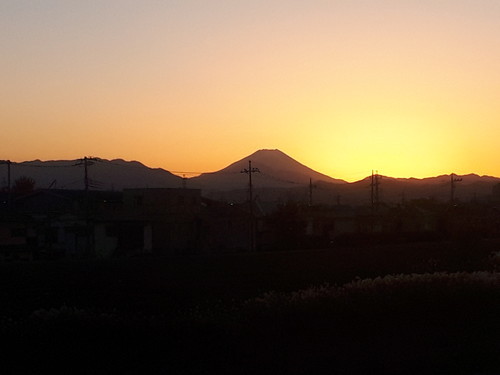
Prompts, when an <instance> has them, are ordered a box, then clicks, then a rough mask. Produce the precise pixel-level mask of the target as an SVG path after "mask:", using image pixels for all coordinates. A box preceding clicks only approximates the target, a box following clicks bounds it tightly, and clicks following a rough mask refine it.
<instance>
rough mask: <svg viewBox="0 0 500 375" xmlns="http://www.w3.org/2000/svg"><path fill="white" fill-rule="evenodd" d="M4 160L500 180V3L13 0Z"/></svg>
mask: <svg viewBox="0 0 500 375" xmlns="http://www.w3.org/2000/svg"><path fill="white" fill-rule="evenodd" d="M0 51H1V52H0V53H1V59H0V124H1V133H0V134H1V147H0V159H10V160H13V161H25V160H33V159H42V160H49V159H75V158H80V157H83V156H90V155H91V156H98V157H101V158H106V159H113V158H123V159H126V160H139V161H141V162H143V163H144V164H146V165H148V166H151V167H162V168H165V169H167V170H173V171H200V172H203V171H207V172H208V171H214V170H218V169H221V168H223V167H225V166H226V165H228V164H229V163H231V162H233V161H236V160H237V159H240V158H242V157H244V156H246V155H248V154H250V153H252V152H254V151H256V150H257V149H261V148H273V149H274V148H277V149H280V150H282V151H284V152H285V153H287V154H289V155H290V156H292V157H293V158H295V159H297V160H299V161H300V162H302V163H303V164H306V165H308V166H309V167H311V168H313V169H316V170H318V171H320V172H322V173H325V174H328V175H330V176H332V177H336V178H343V179H346V180H348V181H353V180H357V179H361V178H363V177H365V176H367V175H369V174H370V173H371V170H372V169H375V170H378V171H379V172H380V173H381V174H384V175H389V176H394V177H411V176H413V177H427V176H434V175H438V174H448V173H451V172H455V173H458V174H465V173H470V172H474V173H478V174H488V175H494V176H500V154H499V144H500V1H498V0H381V1H376V0H343V1H340V0H337V1H336V0H330V1H327V0H323V1H320V0H308V1H305V0H301V1H298V0H283V1H281V0H251V1H239V0H210V1H209V0H179V1H173V0H163V1H162V0H155V1H153V0H140V1H139V0H137V1H132V0H84V1H82V0H59V1H56V0H39V1H34V0H31V1H27V0H0Z"/></svg>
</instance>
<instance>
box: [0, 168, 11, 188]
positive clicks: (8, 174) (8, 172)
mask: <svg viewBox="0 0 500 375" xmlns="http://www.w3.org/2000/svg"><path fill="white" fill-rule="evenodd" d="M0 164H7V191H8V192H9V193H10V165H11V164H12V162H11V161H10V160H0Z"/></svg>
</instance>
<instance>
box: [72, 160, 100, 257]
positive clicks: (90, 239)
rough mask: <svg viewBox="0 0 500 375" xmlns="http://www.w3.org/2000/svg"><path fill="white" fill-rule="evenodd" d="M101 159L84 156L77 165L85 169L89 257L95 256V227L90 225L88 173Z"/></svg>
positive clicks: (86, 225)
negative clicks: (90, 167)
mask: <svg viewBox="0 0 500 375" xmlns="http://www.w3.org/2000/svg"><path fill="white" fill-rule="evenodd" d="M99 160H100V159H99V158H94V157H89V156H84V157H83V158H82V159H80V160H79V163H77V164H75V165H82V164H83V168H84V177H83V182H84V185H85V197H84V199H85V203H84V205H85V227H86V232H87V233H86V234H87V244H86V245H87V246H86V248H87V249H86V250H87V255H94V250H95V249H94V241H93V226H92V225H91V223H90V204H89V200H90V199H89V185H90V179H89V172H88V167H89V166H90V165H93V164H94V161H99Z"/></svg>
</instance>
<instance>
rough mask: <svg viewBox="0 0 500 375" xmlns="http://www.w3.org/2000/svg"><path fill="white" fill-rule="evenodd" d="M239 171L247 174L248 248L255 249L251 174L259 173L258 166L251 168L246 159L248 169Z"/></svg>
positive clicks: (249, 162) (250, 163)
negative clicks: (248, 206)
mask: <svg viewBox="0 0 500 375" xmlns="http://www.w3.org/2000/svg"><path fill="white" fill-rule="evenodd" d="M241 173H246V174H248V203H249V205H250V250H251V251H254V250H255V218H254V212H253V185H252V174H253V173H260V171H259V168H252V161H251V160H249V161H248V169H246V168H245V169H243V170H242V171H241Z"/></svg>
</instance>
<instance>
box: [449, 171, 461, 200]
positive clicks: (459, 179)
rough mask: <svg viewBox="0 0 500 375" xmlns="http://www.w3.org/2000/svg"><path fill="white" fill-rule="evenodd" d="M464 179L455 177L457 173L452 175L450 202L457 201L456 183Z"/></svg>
mask: <svg viewBox="0 0 500 375" xmlns="http://www.w3.org/2000/svg"><path fill="white" fill-rule="evenodd" d="M460 181H462V179H461V178H455V173H452V174H451V175H450V203H451V204H453V203H454V202H455V189H456V183H457V182H460Z"/></svg>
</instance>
